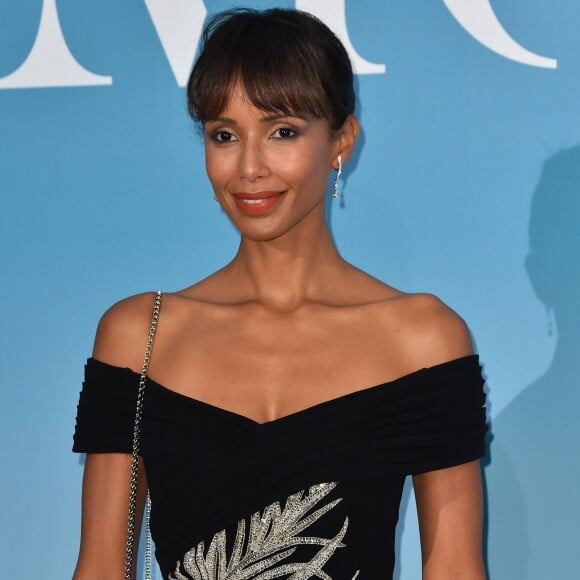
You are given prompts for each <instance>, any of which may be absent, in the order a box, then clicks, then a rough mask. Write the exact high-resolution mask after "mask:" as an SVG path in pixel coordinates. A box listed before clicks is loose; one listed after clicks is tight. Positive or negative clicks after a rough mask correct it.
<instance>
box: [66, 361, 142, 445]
mask: <svg viewBox="0 0 580 580" xmlns="http://www.w3.org/2000/svg"><path fill="white" fill-rule="evenodd" d="M138 386H139V375H137V374H135V373H134V372H133V371H131V370H130V369H123V368H119V367H113V366H110V365H107V364H105V363H102V362H100V361H98V360H96V359H93V358H90V359H88V360H87V363H86V365H85V379H84V382H83V387H82V390H81V393H80V397H79V403H78V406H77V418H76V427H75V433H74V437H73V451H75V452H77V453H131V448H132V442H133V424H134V420H135V406H136V402H137V389H138Z"/></svg>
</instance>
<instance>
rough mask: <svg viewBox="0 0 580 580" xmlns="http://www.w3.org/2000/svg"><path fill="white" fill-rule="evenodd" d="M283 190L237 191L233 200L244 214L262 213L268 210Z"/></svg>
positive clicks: (275, 202)
mask: <svg viewBox="0 0 580 580" xmlns="http://www.w3.org/2000/svg"><path fill="white" fill-rule="evenodd" d="M282 195H283V192H279V191H260V192H258V193H253V194H249V193H237V194H234V200H235V202H236V206H237V208H238V209H239V210H240V211H241V212H243V213H245V214H252V215H256V214H262V213H267V212H269V211H270V210H271V209H272V208H273V207H274V206H275V205H276V204H277V203H278V202H279V201H280V199H281V198H282Z"/></svg>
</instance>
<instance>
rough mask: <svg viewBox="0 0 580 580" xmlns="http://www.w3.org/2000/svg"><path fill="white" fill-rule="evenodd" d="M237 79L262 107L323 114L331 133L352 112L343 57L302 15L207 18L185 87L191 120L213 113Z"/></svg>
mask: <svg viewBox="0 0 580 580" xmlns="http://www.w3.org/2000/svg"><path fill="white" fill-rule="evenodd" d="M237 83H239V84H240V85H241V87H242V88H243V90H244V92H245V94H246V95H247V97H248V99H249V100H250V102H251V103H252V104H253V105H254V106H255V107H257V108H259V109H261V110H263V111H267V112H272V113H280V114H284V115H306V116H313V117H315V118H319V119H326V120H327V121H328V122H329V125H330V127H331V128H332V129H334V130H337V129H339V128H340V127H341V126H342V125H343V123H344V121H345V120H346V118H347V117H348V115H350V114H351V113H352V112H353V111H354V104H355V96H354V89H353V73H352V67H351V64H350V60H349V58H348V55H347V53H346V51H345V49H344V47H343V46H342V44H341V42H340V41H339V40H338V38H337V37H336V36H335V35H334V33H333V32H332V31H331V30H330V29H329V28H328V27H327V26H326V25H325V24H323V23H322V22H321V21H320V20H318V19H317V18H315V17H314V16H312V15H311V14H308V13H306V12H301V11H297V10H284V9H278V8H276V9H271V10H265V11H263V12H260V11H256V10H251V9H235V10H230V11H227V12H222V13H220V14H218V15H217V16H215V17H214V18H212V19H211V20H210V21H209V22H208V24H207V25H206V27H205V29H204V34H203V38H202V50H201V53H200V56H199V58H198V59H197V62H196V64H195V66H194V68H193V70H192V73H191V76H190V78H189V83H188V87H187V96H188V109H189V113H190V115H191V117H192V118H193V119H194V120H195V121H198V122H201V123H202V124H203V123H205V122H206V121H209V120H211V119H215V118H217V117H219V115H220V114H221V113H222V112H223V110H224V109H225V107H226V106H227V102H228V99H229V97H230V96H231V94H232V91H233V89H234V88H235V86H236V84H237Z"/></svg>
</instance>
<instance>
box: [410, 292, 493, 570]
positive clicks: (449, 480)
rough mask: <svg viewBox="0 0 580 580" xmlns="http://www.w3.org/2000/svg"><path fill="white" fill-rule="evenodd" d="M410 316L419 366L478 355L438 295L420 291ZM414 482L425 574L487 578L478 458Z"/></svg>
mask: <svg viewBox="0 0 580 580" xmlns="http://www.w3.org/2000/svg"><path fill="white" fill-rule="evenodd" d="M410 319H411V322H410V324H409V333H410V334H409V337H408V340H409V342H408V344H409V345H410V347H411V346H412V348H410V350H411V351H412V356H414V357H416V360H415V366H416V367H417V368H424V367H431V366H434V365H437V364H440V363H444V362H446V361H451V360H454V359H457V358H461V357H464V356H467V355H470V354H473V344H472V341H471V334H470V332H469V329H468V327H467V325H466V324H465V322H464V321H463V319H462V318H461V317H460V316H459V315H458V314H457V313H456V312H454V311H453V310H452V309H451V308H449V307H448V306H446V305H445V304H444V303H443V302H442V301H441V300H439V299H438V298H437V297H435V296H432V295H430V294H420V295H416V296H415V301H414V304H413V306H412V310H411V314H410ZM413 485H414V489H415V498H416V501H417V512H418V516H419V528H420V534H421V552H422V558H423V578H424V579H425V580H427V579H429V580H439V579H448V578H462V579H463V580H472V579H473V580H475V579H477V580H481V579H482V578H484V577H485V573H484V567H483V556H482V502H483V500H482V486H481V472H480V465H479V461H471V462H469V463H465V464H462V465H457V466H454V467H448V468H444V469H438V470H434V471H430V472H426V473H421V474H419V475H414V477H413Z"/></svg>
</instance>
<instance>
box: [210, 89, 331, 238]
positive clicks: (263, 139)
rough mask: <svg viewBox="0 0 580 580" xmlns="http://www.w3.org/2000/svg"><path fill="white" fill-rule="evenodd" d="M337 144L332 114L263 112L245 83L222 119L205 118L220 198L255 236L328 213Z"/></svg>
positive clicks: (213, 176) (287, 228)
mask: <svg viewBox="0 0 580 580" xmlns="http://www.w3.org/2000/svg"><path fill="white" fill-rule="evenodd" d="M339 147H340V145H339V139H338V138H333V137H331V131H330V128H329V125H328V122H327V121H325V120H321V119H315V118H311V117H308V118H302V117H291V116H285V115H284V116H280V115H277V114H272V113H269V112H265V111H262V110H260V109H257V108H256V107H255V106H254V105H253V104H252V103H251V102H250V101H249V100H248V99H247V98H246V97H245V95H244V93H243V92H242V91H241V89H236V90H234V91H233V93H232V97H231V98H230V100H229V102H228V103H227V105H226V108H225V110H224V111H223V112H222V114H221V115H220V117H219V118H218V119H214V120H210V121H207V122H206V123H205V158H206V169H207V174H208V176H209V179H210V181H211V183H212V186H213V189H214V191H215V194H216V197H217V199H218V201H219V202H220V204H221V205H222V207H223V208H224V210H225V211H226V213H227V214H228V215H229V217H230V219H231V220H232V221H233V223H234V224H235V225H236V226H237V227H238V229H239V230H240V232H241V233H242V235H244V236H247V237H249V238H252V239H257V240H268V239H274V238H277V237H280V236H282V235H284V234H285V233H287V232H288V231H290V230H291V229H292V228H294V226H296V225H297V224H299V223H301V222H303V220H309V219H320V218H322V219H323V217H324V207H323V206H324V203H323V201H324V195H325V191H326V186H327V181H328V175H329V172H330V170H331V168H332V167H333V164H336V157H337V155H338V153H340V149H339Z"/></svg>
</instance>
